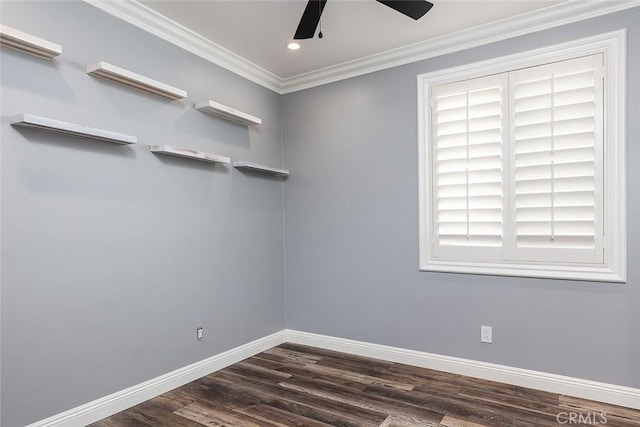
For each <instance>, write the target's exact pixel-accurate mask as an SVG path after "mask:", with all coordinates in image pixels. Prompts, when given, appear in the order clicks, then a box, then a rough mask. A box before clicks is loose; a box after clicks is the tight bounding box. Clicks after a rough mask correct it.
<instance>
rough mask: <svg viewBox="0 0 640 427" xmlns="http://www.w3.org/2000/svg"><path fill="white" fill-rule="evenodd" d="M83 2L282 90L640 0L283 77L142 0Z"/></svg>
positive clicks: (574, 5)
mask: <svg viewBox="0 0 640 427" xmlns="http://www.w3.org/2000/svg"><path fill="white" fill-rule="evenodd" d="M84 1H85V2H86V3H88V4H90V5H92V6H95V7H97V8H98V9H100V10H102V11H104V12H107V13H109V14H111V15H113V16H115V17H117V18H120V19H122V20H124V21H126V22H128V23H130V24H133V25H135V26H137V27H139V28H141V29H143V30H145V31H148V32H149V33H151V34H154V35H155V36H157V37H160V38H162V39H164V40H166V41H168V42H170V43H173V44H175V45H176V46H179V47H181V48H183V49H185V50H187V51H189V52H191V53H193V54H195V55H198V56H200V57H202V58H204V59H206V60H208V61H210V62H212V63H214V64H216V65H218V66H220V67H222V68H225V69H227V70H229V71H231V72H233V73H235V74H238V75H240V76H242V77H244V78H246V79H248V80H250V81H252V82H254V83H256V84H259V85H261V86H264V87H266V88H267V89H270V90H272V91H275V92H277V93H280V94H287V93H291V92H297V91H300V90H303V89H308V88H312V87H315V86H321V85H324V84H327V83H333V82H336V81H339V80H344V79H348V78H351V77H356V76H360V75H363V74H368V73H372V72H375V71H380V70H384V69H387V68H393V67H397V66H399V65H405V64H409V63H412V62H416V61H421V60H424V59H429V58H434V57H437V56H441V55H446V54H449V53H453V52H458V51H461V50H465V49H470V48H474V47H478V46H482V45H486V44H489V43H494V42H499V41H502V40H506V39H509V38H513V37H517V36H522V35H525V34H531V33H535V32H537V31H542V30H546V29H549V28H554V27H558V26H560V25H566V24H571V23H573V22H578V21H583V20H585V19H589V18H594V17H597V16H601V15H607V14H610V13H614V12H619V11H622V10H627V9H631V8H634V7H640V1H639V0H620V1H611V0H569V1H567V2H563V3H560V4H556V5H552V6H549V7H545V8H543V9H539V10H535V11H533V12H529V13H525V14H522V15H519V16H517V17H513V18H507V19H502V20H500V21H496V22H491V23H489V24H484V25H479V26H476V27H473V28H469V29H465V30H461V31H457V32H455V33H450V34H446V35H443V36H439V37H434V38H431V39H428V40H424V41H420V42H418V43H414V44H410V45H407V46H403V47H400V48H397V49H392V50H388V51H385V52H381V53H378V54H374V55H369V56H365V57H362V58H358V59H354V60H352V61H348V62H343V63H341V64H337V65H332V66H330V67H326V68H322V69H318V70H314V71H311V72H308V73H303V74H299V75H296V76H292V77H287V78H282V77H279V76H277V75H276V74H274V73H271V72H270V71H268V70H265V69H264V68H262V67H260V66H258V65H256V64H254V63H252V62H250V61H248V60H246V59H245V58H243V57H241V56H240V55H237V54H235V53H233V52H231V51H230V50H228V49H226V48H224V47H222V46H220V45H218V44H216V43H214V42H212V41H211V40H209V39H207V38H205V37H203V36H201V35H200V34H198V33H196V32H194V31H192V30H190V29H188V28H186V27H184V26H182V25H180V24H178V23H177V22H175V21H173V20H171V19H169V18H167V17H165V16H163V15H161V14H160V13H158V12H156V11H154V10H153V9H150V8H149V7H147V6H145V5H143V4H141V3H140V2H138V1H137V0H84Z"/></svg>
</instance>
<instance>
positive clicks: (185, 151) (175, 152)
mask: <svg viewBox="0 0 640 427" xmlns="http://www.w3.org/2000/svg"><path fill="white" fill-rule="evenodd" d="M149 149H150V150H151V151H152V152H154V153H158V154H166V155H169V156H176V157H183V158H186V159H195V160H201V161H204V162H213V163H224V164H229V163H231V159H230V158H228V157H224V156H219V155H217V154H210V153H204V152H202V151H196V150H191V149H189V148H181V147H174V146H172V145H152V146H150V147H149Z"/></svg>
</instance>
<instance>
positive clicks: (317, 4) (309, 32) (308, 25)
mask: <svg viewBox="0 0 640 427" xmlns="http://www.w3.org/2000/svg"><path fill="white" fill-rule="evenodd" d="M325 3H327V0H309V2H308V3H307V7H306V8H305V9H304V13H303V14H302V18H300V23H299V24H298V29H297V30H296V35H295V36H293V38H294V39H296V40H300V39H311V38H313V36H314V35H315V34H316V28H317V27H318V22H320V15H322V11H323V10H324V5H325Z"/></svg>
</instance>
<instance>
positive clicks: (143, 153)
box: [0, 1, 285, 427]
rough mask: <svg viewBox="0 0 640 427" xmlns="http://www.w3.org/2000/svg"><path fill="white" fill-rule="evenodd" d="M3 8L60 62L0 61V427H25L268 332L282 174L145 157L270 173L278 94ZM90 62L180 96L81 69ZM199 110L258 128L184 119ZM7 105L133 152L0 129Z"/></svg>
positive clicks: (188, 61) (111, 32)
mask: <svg viewBox="0 0 640 427" xmlns="http://www.w3.org/2000/svg"><path fill="white" fill-rule="evenodd" d="M1 13H2V23H3V24H6V25H9V26H12V27H14V28H18V29H20V30H23V31H26V32H29V33H32V34H35V35H37V36H40V37H43V38H45V39H48V40H51V41H54V42H57V43H60V44H62V45H63V50H64V52H63V55H62V56H60V57H59V58H58V59H56V60H55V61H53V62H49V61H43V60H40V59H38V58H35V57H31V56H28V55H25V54H23V53H20V52H16V51H13V50H10V49H6V48H2V49H1V50H0V55H1V56H0V61H1V72H2V77H1V79H2V98H1V101H2V111H1V123H0V132H1V136H2V148H1V150H2V156H1V157H2V164H1V173H2V176H1V179H2V212H1V214H2V241H1V244H2V282H1V283H2V289H1V291H2V420H1V421H0V424H2V426H4V427H15V426H21V425H24V424H26V423H30V422H33V421H36V420H39V419H42V418H45V417H48V416H51V415H54V414H56V413H60V412H62V411H65V410H68V409H71V408H73V407H75V406H78V405H80V404H83V403H86V402H88V401H91V400H93V399H96V398H100V397H102V396H105V395H107V394H110V393H113V392H116V391H119V390H122V389H124V388H126V387H129V386H132V385H135V384H138V383H140V382H142V381H146V380H148V379H151V378H154V377H156V376H158V375H162V374H164V373H167V372H169V371H171V370H174V369H177V368H180V367H183V366H185V365H187V364H190V363H193V362H196V361H199V360H202V359H204V358H207V357H209V356H212V355H214V354H216V353H219V352H222V351H225V350H227V349H230V348H233V347H236V346H238V345H241V344H244V343H247V342H249V341H251V340H254V339H256V338H259V337H263V336H265V335H268V334H270V333H273V332H276V331H279V330H282V329H283V328H284V327H285V322H284V315H285V309H284V267H283V266H284V260H283V256H284V252H283V220H282V209H283V208H282V205H283V193H282V187H283V183H282V181H281V180H278V179H273V178H269V177H265V176H261V175H255V174H252V175H250V174H244V173H241V172H239V171H238V170H234V169H233V168H231V167H228V166H221V165H216V166H213V165H212V164H208V163H201V162H197V161H191V160H182V159H176V158H171V157H167V156H156V155H153V154H151V153H150V152H149V149H148V147H147V145H151V144H170V145H177V146H183V147H189V148H194V149H200V150H203V151H207V152H211V153H216V154H221V155H225V156H230V157H231V158H232V159H235V160H253V161H259V162H263V163H267V164H271V165H274V166H280V165H281V163H282V136H281V130H280V129H281V128H280V126H281V122H282V121H281V116H280V114H281V108H280V107H281V96H280V95H277V94H275V93H273V92H271V91H268V90H266V89H264V88H262V87H260V86H257V85H255V84H253V83H250V82H248V81H247V80H245V79H242V78H240V77H238V76H236V75H234V74H232V73H229V72H227V71H225V70H223V69H221V68H219V67H216V66H214V65H212V64H211V63H209V62H207V61H205V60H203V59H200V58H198V57H196V56H194V55H192V54H189V53H187V52H185V51H183V50H181V49H179V48H177V47H175V46H173V45H171V44H168V43H166V42H164V41H162V40H160V39H158V38H156V37H154V36H152V35H150V34H148V33H146V32H144V31H142V30H139V29H136V28H135V27H133V26H131V25H129V24H126V23H124V22H122V21H120V20H118V19H116V18H112V17H110V16H109V15H107V14H105V13H104V12H101V11H99V10H98V9H95V8H94V7H92V6H89V5H87V4H84V3H79V2H68V1H64V2H53V3H52V2H42V3H35V2H5V1H2V5H1ZM99 60H104V61H107V62H111V63H113V64H115V65H118V66H121V67H123V68H125V69H130V70H132V71H135V72H138V73H140V74H143V75H147V76H149V77H152V78H155V79H157V80H160V81H163V82H166V83H168V84H171V85H174V86H177V87H180V88H182V89H185V90H187V91H188V92H189V98H188V99H187V100H184V101H174V102H171V101H168V100H165V99H164V98H160V97H157V96H154V95H151V94H147V93H145V92H141V91H137V90H135V89H131V88H127V87H124V86H121V85H119V84H116V83H112V82H109V81H106V80H103V79H97V78H94V77H91V76H88V75H87V74H86V73H85V67H86V66H87V65H89V64H92V63H94V62H96V61H99ZM204 99H214V100H217V101H219V102H222V103H225V104H228V105H231V106H233V107H236V108H238V109H241V110H244V111H247V112H248V113H250V114H254V115H257V116H259V117H261V118H262V119H263V125H262V126H259V127H256V128H250V129H247V127H246V126H240V125H236V124H233V123H231V122H227V121H224V120H221V119H217V118H215V117H213V116H209V115H205V114H203V113H200V112H198V111H196V110H195V109H193V107H192V104H193V103H194V102H196V101H201V100H204ZM22 112H28V113H32V114H38V115H42V116H46V117H51V118H56V119H60V120H65V121H70V122H74V123H80V124H85V125H88V126H95V127H99V128H104V129H110V130H114V131H119V132H123V133H129V134H133V135H137V136H138V137H139V143H140V145H135V146H132V147H123V146H117V145H112V144H108V143H102V142H97V141H91V140H85V139H80V138H74V137H67V136H61V135H57V134H52V133H46V132H42V131H36V130H28V129H27V130H25V129H20V128H14V127H12V126H10V125H9V116H11V115H13V114H17V113H22ZM198 326H203V327H204V333H205V339H204V341H202V342H197V341H196V339H195V330H196V327H198Z"/></svg>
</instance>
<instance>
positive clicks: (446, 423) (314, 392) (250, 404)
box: [92, 344, 640, 427]
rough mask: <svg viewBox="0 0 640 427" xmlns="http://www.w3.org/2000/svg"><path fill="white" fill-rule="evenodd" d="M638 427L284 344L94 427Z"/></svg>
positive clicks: (614, 414) (618, 411) (607, 412)
mask: <svg viewBox="0 0 640 427" xmlns="http://www.w3.org/2000/svg"><path fill="white" fill-rule="evenodd" d="M562 425H567V426H586V425H591V426H603V425H604V426H609V427H631V426H639V427H640V411H637V410H632V409H628V408H623V407H619V406H613V405H607V404H602V403H597V402H592V401H588V400H583V399H578V398H573V397H567V396H561V395H557V394H552V393H545V392H541V391H536V390H531V389H526V388H522V387H516V386H511V385H506V384H501V383H496V382H491V381H485V380H479V379H475V378H470V377H464V376H460V375H453V374H448V373H444V372H439V371H433V370H429V369H422V368H416V367H412V366H407V365H402V364H398V363H391V362H385V361H381V360H375V359H368V358H364V357H358V356H352V355H347V354H342V353H336V352H333V351H328V350H321V349H317V348H312V347H305V346H300V345H294V344H283V345H281V346H278V347H275V348H272V349H270V350H268V351H265V352H264V353H260V354H258V355H257V356H254V357H251V358H249V359H246V360H244V361H242V362H240V363H236V364H235V365H233V366H230V367H228V368H226V369H223V370H221V371H218V372H215V373H213V374H211V375H209V376H206V377H203V378H200V379H199V380H197V381H194V382H192V383H189V384H187V385H185V386H183V387H180V388H177V389H175V390H172V391H170V392H168V393H165V394H163V395H161V396H158V397H156V398H154V399H151V400H149V401H147V402H144V403H142V404H140V405H137V406H134V407H133V408H130V409H128V410H126V411H123V412H120V413H118V414H116V415H113V416H111V417H109V418H106V419H104V420H102V421H99V422H97V423H94V424H92V427H135V426H154V427H157V426H176V427H202V426H210V427H211V426H248V427H263V426H305V427H306V426H309V427H316V426H318V427H319V426H345V427H346V426H376V427H377V426H380V427H400V426H406V427H415V426H431V427H540V426H556V427H557V426H562Z"/></svg>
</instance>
